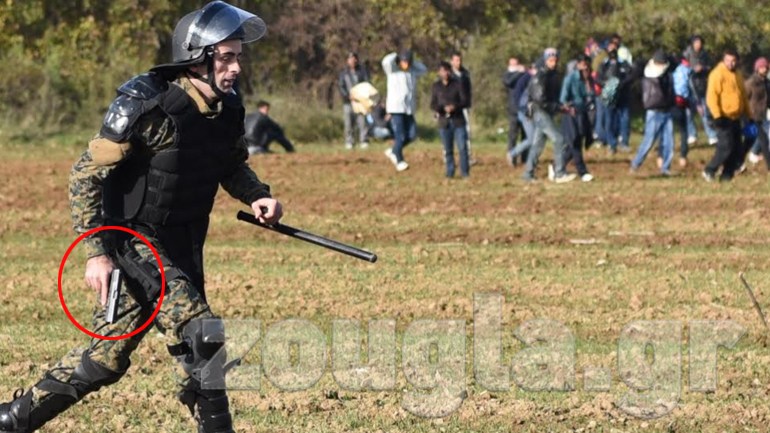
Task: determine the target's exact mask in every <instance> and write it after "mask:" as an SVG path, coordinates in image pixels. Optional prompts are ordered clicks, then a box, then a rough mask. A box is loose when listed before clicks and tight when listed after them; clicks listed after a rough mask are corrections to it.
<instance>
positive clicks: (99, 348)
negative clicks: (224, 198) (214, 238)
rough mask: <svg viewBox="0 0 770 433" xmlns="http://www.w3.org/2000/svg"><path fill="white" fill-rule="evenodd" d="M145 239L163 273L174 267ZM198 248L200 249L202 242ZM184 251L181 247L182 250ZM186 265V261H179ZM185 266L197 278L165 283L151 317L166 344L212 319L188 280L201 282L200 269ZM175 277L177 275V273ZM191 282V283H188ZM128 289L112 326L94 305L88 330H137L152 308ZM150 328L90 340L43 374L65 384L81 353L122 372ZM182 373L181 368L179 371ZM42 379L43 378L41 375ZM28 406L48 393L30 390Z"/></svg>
mask: <svg viewBox="0 0 770 433" xmlns="http://www.w3.org/2000/svg"><path fill="white" fill-rule="evenodd" d="M204 236H205V235H204ZM146 237H147V238H148V240H149V241H150V243H152V245H153V246H154V247H155V248H156V249H157V251H158V253H159V254H160V255H161V256H163V257H164V261H163V265H164V269H165V271H166V273H167V274H168V273H169V270H170V269H174V268H175V267H177V264H176V263H175V260H174V256H173V255H172V256H169V255H168V254H167V251H166V250H164V249H163V248H162V247H163V245H162V243H161V242H160V241H159V240H158V239H157V238H153V237H151V236H147V235H146ZM130 247H131V248H133V249H135V250H136V251H137V252H138V253H139V255H140V256H141V257H142V258H143V259H148V258H151V257H153V254H152V251H151V250H150V248H148V247H147V245H145V244H144V243H142V242H141V241H140V240H139V239H137V238H133V239H132V240H131V241H130ZM200 247H201V248H202V242H201V245H200ZM183 249H184V248H182V250H183ZM188 251H190V250H188ZM192 253H193V254H196V253H197V254H200V255H201V258H202V251H201V249H200V248H199V249H198V251H193V252H192ZM183 261H184V262H189V260H183ZM185 267H188V268H189V265H182V268H183V269H182V270H183V271H186V272H187V273H188V274H189V273H190V272H193V273H194V272H196V271H197V272H198V276H199V278H189V279H188V278H184V277H177V278H174V279H172V280H169V281H166V292H165V296H164V299H163V302H162V305H161V308H160V310H159V312H158V315H157V316H156V317H155V320H154V326H155V327H156V328H157V329H158V330H159V331H160V332H161V333H162V334H163V335H164V340H165V343H166V345H175V344H178V343H180V342H181V338H180V332H181V330H182V328H183V327H184V326H185V325H186V324H187V323H189V322H190V321H191V320H193V319H205V318H212V317H215V316H214V315H213V314H212V313H211V310H210V309H209V306H208V304H207V303H206V300H205V296H204V294H203V288H202V287H196V286H197V284H195V283H193V282H192V281H196V280H197V281H202V279H203V278H202V269H200V270H195V269H193V270H190V269H184V268H185ZM177 275H178V273H177ZM190 280H192V281H190ZM128 292H130V290H122V292H121V296H120V299H119V305H120V308H119V310H118V318H117V320H116V321H115V323H112V324H110V323H107V322H106V320H105V311H104V307H102V306H100V305H97V306H96V307H95V308H94V312H93V322H92V326H91V330H92V331H93V332H94V333H96V334H99V335H103V336H118V335H125V334H127V333H130V332H132V331H134V330H135V329H137V328H139V327H141V326H142V325H143V324H144V323H145V322H146V321H147V320H148V319H149V318H150V317H151V315H152V313H153V312H154V307H152V308H151V307H147V306H145V307H144V308H143V307H142V306H141V305H140V304H139V303H137V301H136V300H134V298H133V297H132V296H131V295H130V294H129V293H128ZM152 328H153V326H148V327H147V328H145V329H144V330H143V331H142V332H140V333H138V334H136V335H134V336H133V337H130V338H126V339H122V340H102V339H96V338H93V339H91V341H90V343H89V344H88V345H87V346H85V347H80V348H75V349H73V350H71V351H70V352H69V353H68V354H67V355H65V356H64V357H63V358H62V359H61V360H60V361H59V362H58V363H57V364H56V366H54V367H53V368H52V369H51V370H49V371H48V372H47V373H46V375H48V376H49V377H53V378H54V379H56V380H59V381H61V382H65V383H66V382H69V379H70V378H71V376H72V373H73V371H74V370H75V368H76V367H77V366H78V364H80V362H81V358H82V355H83V353H84V352H87V356H88V357H89V358H91V359H92V360H93V361H95V362H97V363H99V364H101V365H102V366H104V367H106V368H108V369H110V370H112V371H115V372H125V371H126V370H127V369H128V367H129V366H130V364H131V361H130V356H131V353H132V352H133V351H134V350H135V349H136V348H137V347H138V345H139V343H140V342H141V341H142V339H143V338H144V336H145V335H146V334H147V332H149V330H151V329H152ZM179 370H180V371H182V369H181V368H180V369H179ZM44 377H45V375H44ZM187 380H188V378H185V379H183V380H181V381H180V383H179V385H180V386H181V387H184V386H185V385H186V383H187ZM32 394H33V397H32V407H33V408H34V407H35V406H36V405H38V404H39V402H40V401H42V400H43V399H45V398H46V397H47V396H49V395H50V393H49V392H47V391H44V390H41V389H39V388H37V387H33V388H32Z"/></svg>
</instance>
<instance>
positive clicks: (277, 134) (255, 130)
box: [243, 101, 294, 155]
mask: <svg viewBox="0 0 770 433" xmlns="http://www.w3.org/2000/svg"><path fill="white" fill-rule="evenodd" d="M269 114H270V104H269V103H268V102H267V101H259V102H257V112H256V113H251V114H248V115H246V119H245V120H244V123H243V127H244V130H245V131H246V132H245V134H244V135H243V139H244V141H245V142H246V146H247V147H248V149H249V155H255V154H260V153H269V152H270V147H269V146H270V143H272V142H273V141H277V142H278V144H280V145H281V146H282V147H283V148H284V150H286V152H288V153H292V152H294V145H293V144H291V141H289V139H288V138H286V135H284V133H283V128H281V125H279V124H278V123H276V121H275V120H273V119H271V118H270V115H269Z"/></svg>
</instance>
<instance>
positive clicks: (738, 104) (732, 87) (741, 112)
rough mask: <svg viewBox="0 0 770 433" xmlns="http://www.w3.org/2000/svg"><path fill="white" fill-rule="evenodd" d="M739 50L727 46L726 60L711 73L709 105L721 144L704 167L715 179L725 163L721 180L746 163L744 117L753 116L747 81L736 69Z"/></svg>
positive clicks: (709, 175)
mask: <svg viewBox="0 0 770 433" xmlns="http://www.w3.org/2000/svg"><path fill="white" fill-rule="evenodd" d="M737 65H738V54H737V53H736V52H735V51H734V50H732V49H727V50H725V51H724V55H723V56H722V62H721V63H720V64H719V65H717V66H716V67H715V68H714V69H713V70H712V71H711V73H710V74H709V80H708V88H707V90H706V105H707V106H708V108H709V110H710V111H711V115H712V116H713V118H714V129H715V130H716V132H717V145H716V151H715V152H714V157H713V158H711V161H710V162H709V163H708V164H707V165H706V168H705V169H704V170H703V178H704V179H706V181H708V182H711V181H713V180H714V176H715V175H716V172H717V170H718V169H719V167H720V166H721V167H722V174H721V176H720V177H719V180H720V181H729V180H731V179H732V178H733V175H734V174H735V172H736V171H737V170H738V168H740V166H741V163H742V159H743V158H742V156H743V150H742V149H741V147H742V146H743V144H742V141H741V118H749V117H750V113H749V102H748V99H747V98H746V91H745V88H744V85H743V77H742V76H741V73H740V72H739V71H736V67H737Z"/></svg>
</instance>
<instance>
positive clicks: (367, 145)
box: [361, 141, 369, 149]
mask: <svg viewBox="0 0 770 433" xmlns="http://www.w3.org/2000/svg"><path fill="white" fill-rule="evenodd" d="M368 148H369V142H368V141H364V142H363V143H361V149H368Z"/></svg>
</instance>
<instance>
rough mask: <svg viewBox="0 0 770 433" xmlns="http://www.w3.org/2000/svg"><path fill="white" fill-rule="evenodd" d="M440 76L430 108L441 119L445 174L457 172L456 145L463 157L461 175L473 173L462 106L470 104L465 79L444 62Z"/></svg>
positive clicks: (434, 88) (450, 174) (435, 85)
mask: <svg viewBox="0 0 770 433" xmlns="http://www.w3.org/2000/svg"><path fill="white" fill-rule="evenodd" d="M438 76H439V79H438V80H436V82H435V83H433V87H432V88H431V96H430V109H431V110H432V111H433V115H434V117H435V118H436V120H437V122H438V133H439V136H441V143H442V144H443V145H444V163H445V165H446V177H450V178H451V177H454V175H455V159H454V145H455V143H456V144H457V151H458V153H459V156H460V175H461V176H462V177H468V176H469V175H470V161H469V156H468V146H467V144H468V133H467V130H466V129H465V125H466V120H465V116H464V115H463V109H464V108H465V107H466V106H467V105H468V98H467V96H466V94H465V88H464V86H463V84H462V81H461V80H459V79H457V78H456V77H455V76H454V75H453V74H452V66H451V65H450V64H449V63H447V62H441V64H440V65H439V68H438Z"/></svg>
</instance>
